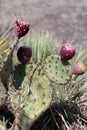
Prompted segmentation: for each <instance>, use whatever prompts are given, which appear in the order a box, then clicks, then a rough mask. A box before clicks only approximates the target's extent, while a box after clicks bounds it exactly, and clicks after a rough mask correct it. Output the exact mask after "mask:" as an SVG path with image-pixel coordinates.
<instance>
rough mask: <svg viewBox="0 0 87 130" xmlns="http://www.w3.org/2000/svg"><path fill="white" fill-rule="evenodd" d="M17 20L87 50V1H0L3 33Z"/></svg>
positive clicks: (32, 28) (0, 26)
mask: <svg viewBox="0 0 87 130" xmlns="http://www.w3.org/2000/svg"><path fill="white" fill-rule="evenodd" d="M15 17H17V18H22V19H26V20H28V21H29V22H30V25H31V31H37V32H38V31H41V30H45V31H46V30H48V31H50V32H51V33H52V34H53V35H55V36H57V38H59V39H62V40H65V39H69V40H70V41H72V42H73V43H74V44H75V45H76V46H77V47H78V46H81V47H82V48H84V49H87V0H0V34H1V33H2V32H3V30H4V29H5V28H6V27H7V26H8V25H9V24H10V23H11V22H12V21H13V19H14V18H15Z"/></svg>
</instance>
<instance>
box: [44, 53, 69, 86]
mask: <svg viewBox="0 0 87 130" xmlns="http://www.w3.org/2000/svg"><path fill="white" fill-rule="evenodd" d="M44 71H45V74H46V76H47V77H48V78H49V79H50V80H51V81H52V82H55V83H58V84H65V83H67V82H68V81H69V80H70V74H71V73H70V64H69V62H63V61H62V60H61V59H60V57H59V56H58V55H52V56H48V57H47V59H46V61H45V63H44Z"/></svg>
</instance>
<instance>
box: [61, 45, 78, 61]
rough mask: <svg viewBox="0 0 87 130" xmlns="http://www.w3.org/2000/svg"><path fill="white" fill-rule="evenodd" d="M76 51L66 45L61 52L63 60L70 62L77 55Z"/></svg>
mask: <svg viewBox="0 0 87 130" xmlns="http://www.w3.org/2000/svg"><path fill="white" fill-rule="evenodd" d="M75 52H76V49H75V48H74V47H73V46H72V45H70V44H64V45H63V46H62V47H61V50H60V56H61V60H63V61H67V60H70V59H71V58H72V57H73V56H74V55H75Z"/></svg>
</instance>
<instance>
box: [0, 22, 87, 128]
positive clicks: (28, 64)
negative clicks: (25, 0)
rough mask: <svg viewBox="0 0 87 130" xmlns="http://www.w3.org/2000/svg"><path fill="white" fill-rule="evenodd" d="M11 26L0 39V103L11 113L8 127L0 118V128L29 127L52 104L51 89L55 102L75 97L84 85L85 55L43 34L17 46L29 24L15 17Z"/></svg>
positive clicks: (85, 76) (85, 78) (85, 74)
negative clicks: (12, 26)
mask: <svg viewBox="0 0 87 130" xmlns="http://www.w3.org/2000/svg"><path fill="white" fill-rule="evenodd" d="M15 28H16V30H15V29H14V28H13V29H11V30H9V32H8V33H7V34H5V35H3V36H2V37H1V39H0V107H2V106H3V105H5V106H6V107H7V108H8V109H9V110H10V111H11V113H12V114H13V115H14V121H13V123H12V125H11V126H10V128H7V121H6V119H5V121H4V123H3V121H2V120H1V119H0V120H1V123H0V130H7V129H8V130H19V129H21V130H30V127H31V125H32V124H33V123H34V122H35V121H36V120H37V119H38V118H39V117H40V116H41V115H42V114H43V113H44V112H45V111H46V110H47V109H48V108H49V107H50V106H51V105H53V103H54V102H53V97H54V95H53V92H54V94H55V95H56V103H59V102H61V101H63V102H64V101H67V100H72V99H75V96H76V94H77V91H78V89H79V88H81V89H83V88H84V90H85V89H86V87H87V71H86V70H87V68H86V67H87V62H86V58H87V55H83V53H82V54H80V53H77V52H76V49H75V48H74V47H73V46H71V45H70V44H67V43H65V44H63V45H62V42H61V43H59V44H58V46H55V47H54V45H53V44H52V45H51V44H50V43H48V41H49V40H48V39H49V37H48V36H47V39H45V38H44V37H43V35H42V37H41V36H40V37H39V39H36V41H35V42H36V43H35V44H34V43H32V42H33V40H32V38H31V39H30V38H29V39H30V41H29V44H27V45H26V44H25V45H24V43H23V42H22V44H21V46H18V47H19V48H18V50H17V49H15V46H17V44H18V42H19V41H20V38H21V37H23V36H25V35H26V34H27V32H28V31H29V28H30V25H29V24H28V23H27V22H25V21H22V20H17V21H16V27H15ZM14 30H15V34H14V35H13V33H14ZM11 31H13V32H11ZM43 40H44V42H43ZM57 48H58V49H57ZM2 95H3V96H2ZM66 95H67V96H66Z"/></svg>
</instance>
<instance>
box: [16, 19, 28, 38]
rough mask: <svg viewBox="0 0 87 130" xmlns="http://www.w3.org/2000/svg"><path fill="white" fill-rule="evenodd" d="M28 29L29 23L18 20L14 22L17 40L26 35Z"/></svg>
mask: <svg viewBox="0 0 87 130" xmlns="http://www.w3.org/2000/svg"><path fill="white" fill-rule="evenodd" d="M29 28H30V25H29V23H27V22H25V21H22V20H19V19H18V20H17V21H16V30H15V33H16V36H17V37H18V38H20V37H23V36H25V35H26V34H27V33H28V31H29Z"/></svg>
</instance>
